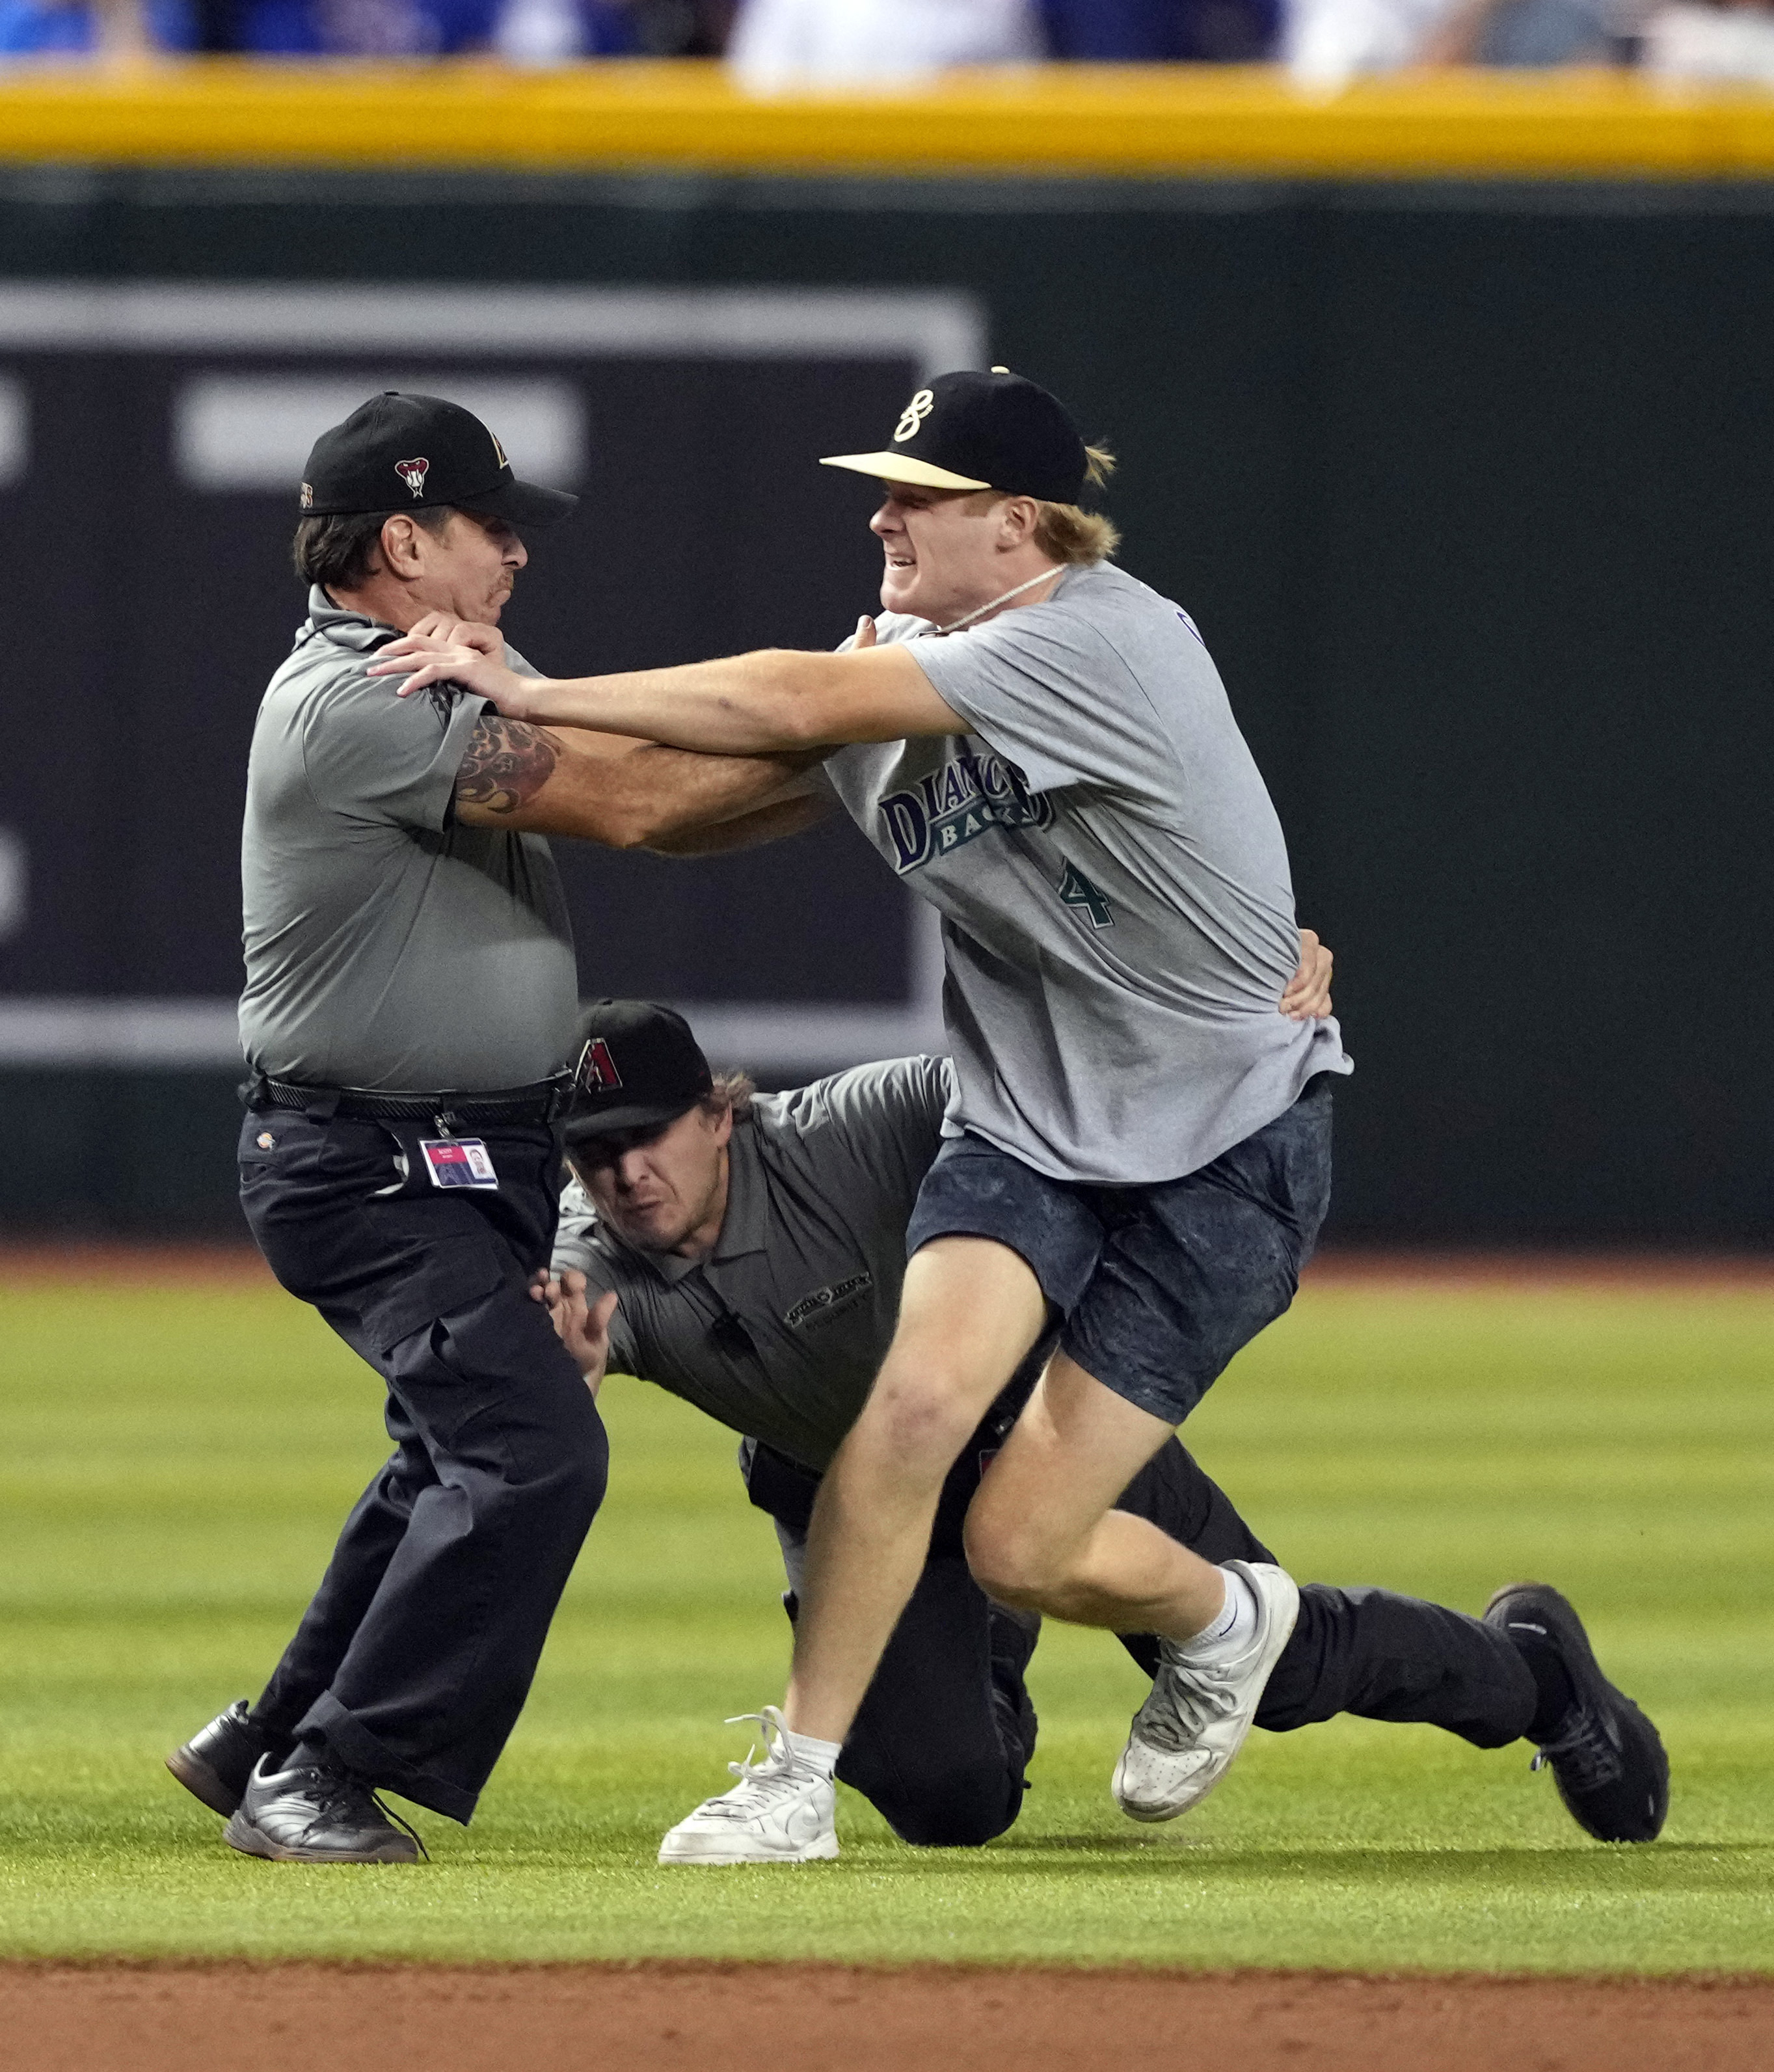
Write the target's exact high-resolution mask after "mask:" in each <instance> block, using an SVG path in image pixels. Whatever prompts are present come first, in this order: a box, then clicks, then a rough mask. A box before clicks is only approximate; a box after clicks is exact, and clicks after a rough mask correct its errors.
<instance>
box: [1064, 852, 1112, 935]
mask: <svg viewBox="0 0 1774 2072" xmlns="http://www.w3.org/2000/svg"><path fill="white" fill-rule="evenodd" d="M1059 896H1060V898H1061V901H1062V903H1063V904H1064V905H1066V906H1078V907H1082V909H1083V911H1085V912H1086V914H1088V915H1090V926H1091V927H1093V928H1112V927H1114V926H1115V915H1114V914H1113V913H1112V912H1111V910H1110V906H1109V898H1108V894H1107V893H1106V892H1104V891H1103V890H1102V889H1101V887H1100V886H1094V885H1093V884H1092V883H1091V882H1090V879H1089V878H1086V876H1085V875H1084V874H1083V872H1082V870H1079V869H1078V865H1076V864H1075V863H1068V864H1067V865H1066V875H1065V876H1064V877H1063V878H1062V879H1061V880H1060V882H1059Z"/></svg>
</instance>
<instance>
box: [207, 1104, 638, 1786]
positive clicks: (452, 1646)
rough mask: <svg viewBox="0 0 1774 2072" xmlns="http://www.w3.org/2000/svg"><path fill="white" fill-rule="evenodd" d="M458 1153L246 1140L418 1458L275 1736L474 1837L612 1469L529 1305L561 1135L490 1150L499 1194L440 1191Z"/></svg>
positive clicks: (360, 1531) (275, 1245)
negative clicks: (478, 1808)
mask: <svg viewBox="0 0 1774 2072" xmlns="http://www.w3.org/2000/svg"><path fill="white" fill-rule="evenodd" d="M476 1134H478V1136H479V1137H481V1139H482V1140H483V1141H484V1142H485V1144H486V1146H487V1151H488V1153H490V1154H491V1158H492V1160H493V1163H494V1167H495V1171H496V1173H497V1174H498V1178H499V1185H498V1187H497V1190H487V1191H483V1190H477V1189H470V1188H451V1189H447V1190H446V1189H440V1188H437V1187H434V1186H433V1185H432V1184H431V1180H430V1175H429V1170H428V1168H427V1166H426V1165H425V1160H424V1158H423V1157H422V1156H421V1154H420V1152H419V1149H418V1140H419V1138H420V1137H421V1136H426V1137H429V1136H433V1135H435V1130H434V1129H433V1128H421V1127H420V1126H418V1125H415V1124H408V1123H404V1122H400V1123H386V1124H384V1123H372V1122H363V1121H358V1120H347V1119H345V1118H343V1117H339V1116H330V1115H328V1114H327V1113H326V1104H325V1103H324V1101H322V1102H320V1103H318V1104H317V1105H316V1107H315V1108H311V1109H310V1110H309V1111H308V1112H306V1114H302V1113H298V1112H284V1111H269V1110H255V1111H253V1112H249V1113H248V1116H247V1120H246V1124H245V1127H244V1130H243V1131H242V1133H241V1138H240V1199H241V1203H242V1206H243V1207H244V1209H245V1211H246V1217H247V1221H248V1223H249V1224H250V1225H251V1226H252V1230H253V1236H254V1237H255V1238H256V1239H257V1240H258V1244H259V1248H260V1249H261V1251H262V1252H264V1254H265V1258H266V1259H267V1260H269V1263H270V1266H271V1269H272V1271H273V1272H274V1273H275V1274H276V1275H277V1278H278V1280H279V1281H281V1283H282V1284H283V1285H284V1286H285V1288H287V1289H289V1290H290V1293H292V1294H294V1295H298V1296H300V1297H302V1300H303V1301H307V1302H311V1303H312V1304H313V1305H314V1307H315V1308H316V1309H318V1310H319V1312H320V1313H321V1314H322V1316H323V1317H324V1318H326V1322H328V1323H329V1324H330V1325H331V1326H332V1328H333V1329H334V1330H335V1331H336V1332H337V1333H338V1334H339V1336H340V1337H341V1338H343V1340H344V1341H345V1342H346V1343H347V1345H348V1346H351V1350H353V1351H354V1352H355V1353H358V1354H359V1355H361V1356H362V1358H363V1359H365V1360H367V1361H368V1363H369V1364H370V1365H371V1366H372V1367H374V1368H375V1370H376V1372H377V1374H379V1375H380V1376H381V1378H382V1380H383V1382H384V1384H385V1387H386V1388H387V1392H388V1400H387V1408H386V1413H385V1414H386V1419H387V1424H388V1434H389V1437H391V1438H392V1440H393V1441H394V1442H395V1450H394V1453H393V1455H392V1457H391V1458H390V1459H389V1460H388V1462H387V1464H386V1465H385V1466H384V1467H383V1468H382V1469H381V1470H380V1471H379V1473H378V1474H376V1477H375V1478H374V1479H373V1480H372V1482H371V1483H370V1486H369V1487H368V1489H367V1490H365V1491H364V1492H363V1496H362V1497H361V1498H359V1501H358V1503H357V1506H356V1507H355V1510H353V1511H352V1512H351V1515H350V1517H349V1518H348V1519H347V1520H346V1522H345V1527H344V1530H343V1532H342V1533H341V1534H340V1535H339V1544H338V1547H337V1548H336V1550H335V1552H334V1555H333V1558H332V1561H331V1565H330V1566H329V1567H328V1568H327V1570H326V1576H325V1577H324V1579H323V1580H322V1583H321V1585H320V1588H319V1589H318V1592H317V1593H316V1594H315V1597H314V1601H313V1603H312V1604H311V1605H310V1606H309V1608H308V1610H307V1613H306V1615H305V1616H304V1618H303V1619H302V1624H301V1626H300V1627H299V1628H298V1630H297V1633H296V1635H295V1638H294V1639H293V1640H292V1641H291V1642H290V1646H289V1647H288V1648H287V1650H286V1651H285V1654H284V1657H283V1659H282V1660H281V1662H280V1663H278V1665H277V1670H276V1671H275V1673H274V1674H273V1676H272V1678H271V1681H270V1683H269V1684H268V1685H267V1686H266V1688H265V1692H264V1695H263V1696H261V1698H260V1699H259V1700H258V1701H257V1704H255V1705H254V1706H253V1718H254V1720H255V1721H256V1722H257V1724H258V1725H261V1726H262V1727H264V1728H265V1729H267V1731H268V1732H269V1733H273V1734H274V1735H277V1736H279V1737H289V1738H291V1739H294V1738H296V1737H302V1738H303V1739H305V1740H314V1741H323V1742H324V1743H325V1744H326V1745H327V1747H328V1748H329V1749H331V1752H332V1753H334V1754H335V1756H336V1757H338V1758H339V1760H340V1761H341V1762H343V1763H344V1764H345V1765H346V1766H347V1767H348V1768H350V1769H351V1770H354V1771H355V1772H357V1773H358V1774H359V1775H361V1776H363V1777H364V1778H368V1780H369V1781H370V1782H372V1783H373V1784H376V1785H384V1786H388V1788H389V1789H390V1790H395V1791H398V1792H400V1794H402V1795H403V1796H404V1797H406V1798H409V1799H413V1800H416V1801H417V1803H419V1804H420V1805H421V1806H427V1807H430V1808H431V1809H432V1810H433V1811H434V1812H438V1813H443V1814H446V1815H449V1816H450V1818H451V1819H457V1820H462V1821H466V1820H467V1819H469V1817H470V1815H471V1814H472V1813H473V1811H474V1804H475V1801H476V1799H477V1798H478V1794H479V1792H480V1790H481V1787H482V1786H483V1784H484V1783H485V1782H486V1781H487V1777H488V1775H489V1774H490V1773H491V1770H492V1768H493V1766H494V1764H495V1762H497V1761H498V1759H499V1753H500V1751H501V1750H502V1749H503V1747H504V1745H505V1742H506V1740H507V1737H508V1736H509V1735H510V1733H511V1729H512V1727H513V1725H515V1722H516V1720H517V1716H518V1714H519V1712H521V1711H522V1709H523V1706H524V1700H525V1698H526V1697H527V1696H528V1693H529V1688H530V1682H531V1679H532V1676H533V1675H534V1674H535V1671H536V1662H537V1659H538V1658H539V1657H540V1654H541V1651H542V1646H543V1642H544V1640H545V1639H546V1638H547V1635H548V1625H549V1622H550V1620H551V1619H552V1618H553V1615H554V1609H555V1606H556V1603H557V1602H558V1601H559V1600H560V1596H561V1591H562V1590H563V1589H565V1585H566V1581H567V1577H568V1576H569V1573H570V1572H571V1571H572V1568H573V1560H574V1558H575V1556H577V1553H578V1551H579V1548H580V1546H581V1543H582V1542H583V1540H584V1539H585V1533H586V1531H587V1530H588V1528H589V1526H590V1524H591V1521H592V1519H593V1517H594V1516H595V1515H596V1513H597V1507H598V1505H599V1504H600V1503H602V1499H603V1494H604V1481H605V1473H606V1466H607V1462H608V1449H607V1446H606V1441H605V1437H604V1429H603V1424H602V1420H600V1418H599V1417H598V1415H597V1407H596V1405H595V1404H593V1401H592V1399H591V1396H590V1393H589V1391H588V1390H587V1388H586V1387H585V1383H584V1381H583V1379H581V1376H580V1374H579V1372H578V1370H577V1367H575V1366H574V1365H573V1361H572V1360H571V1359H570V1358H569V1356H568V1355H567V1353H566V1352H565V1350H564V1348H563V1347H562V1346H561V1343H560V1342H559V1340H558V1339H557V1338H556V1336H555V1334H554V1330H553V1327H552V1325H551V1324H550V1323H549V1321H548V1312H547V1310H546V1309H544V1308H543V1307H542V1305H540V1304H539V1303H536V1302H533V1301H531V1299H530V1297H529V1294H528V1287H529V1282H530V1279H531V1276H532V1274H533V1273H534V1272H536V1269H537V1268H539V1267H542V1266H544V1265H546V1264H547V1263H548V1254H549V1250H550V1248H551V1246H552V1242H553V1237H554V1226H555V1219H556V1209H557V1197H558V1190H559V1181H558V1176H559V1173H560V1145H559V1143H558V1141H557V1139H556V1136H555V1133H554V1132H553V1131H552V1129H550V1128H547V1127H546V1126H544V1125H541V1124H536V1125H533V1126H532V1125H503V1124H502V1125H490V1126H485V1127H482V1128H478V1130H477V1132H476Z"/></svg>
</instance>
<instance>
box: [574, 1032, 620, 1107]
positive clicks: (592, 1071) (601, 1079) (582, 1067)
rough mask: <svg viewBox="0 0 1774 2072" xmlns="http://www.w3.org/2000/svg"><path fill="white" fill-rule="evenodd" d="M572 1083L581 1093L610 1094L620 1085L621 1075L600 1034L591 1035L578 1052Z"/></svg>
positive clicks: (608, 1047) (607, 1045)
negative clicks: (577, 1066)
mask: <svg viewBox="0 0 1774 2072" xmlns="http://www.w3.org/2000/svg"><path fill="white" fill-rule="evenodd" d="M621 1084H622V1074H621V1073H620V1072H618V1071H617V1069H616V1060H615V1059H614V1058H613V1057H611V1055H610V1046H609V1044H607V1043H606V1042H605V1041H604V1039H603V1038H602V1036H593V1038H592V1039H591V1041H590V1042H589V1043H587V1044H586V1046H585V1049H584V1050H581V1052H580V1053H579V1068H578V1070H577V1071H576V1072H575V1073H574V1074H573V1085H574V1086H575V1087H577V1089H578V1091H580V1092H581V1093H582V1094H612V1093H614V1092H615V1091H616V1090H617V1088H618V1087H620V1086H621Z"/></svg>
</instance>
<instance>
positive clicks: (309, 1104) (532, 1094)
mask: <svg viewBox="0 0 1774 2072" xmlns="http://www.w3.org/2000/svg"><path fill="white" fill-rule="evenodd" d="M572 1088H573V1083H572V1080H571V1079H569V1077H568V1076H567V1075H565V1073H563V1074H562V1075H561V1077H560V1078H559V1079H538V1080H537V1081H536V1083H535V1084H534V1085H533V1086H528V1087H507V1088H505V1089H503V1091H499V1092H498V1093H491V1094H450V1093H438V1094H377V1093H366V1092H363V1091H360V1090H359V1089H358V1088H356V1087H298V1086H296V1085H294V1084H292V1083H291V1082H290V1081H289V1080H288V1079H264V1078H257V1079H253V1080H252V1081H251V1082H250V1083H248V1085H247V1086H246V1087H244V1089H243V1091H244V1093H245V1096H246V1104H247V1106H248V1108H325V1109H326V1112H327V1113H328V1114H330V1115H342V1116H347V1117H350V1118H354V1119H359V1120H364V1121H377V1122H436V1123H437V1124H439V1125H440V1126H441V1127H444V1128H454V1126H455V1125H457V1124H460V1123H470V1122H552V1120H554V1118H555V1116H556V1115H557V1114H558V1113H559V1112H561V1108H563V1107H564V1106H565V1104H566V1100H567V1096H569V1093H570V1092H571V1091H572Z"/></svg>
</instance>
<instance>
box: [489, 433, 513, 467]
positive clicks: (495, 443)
mask: <svg viewBox="0 0 1774 2072" xmlns="http://www.w3.org/2000/svg"><path fill="white" fill-rule="evenodd" d="M487 438H490V439H491V441H492V442H493V450H494V452H495V453H496V454H498V455H499V466H500V467H510V466H511V463H510V462H509V461H508V460H507V458H505V449H504V447H503V446H501V445H500V444H499V434H498V433H497V432H495V431H489V432H488V433H487Z"/></svg>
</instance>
